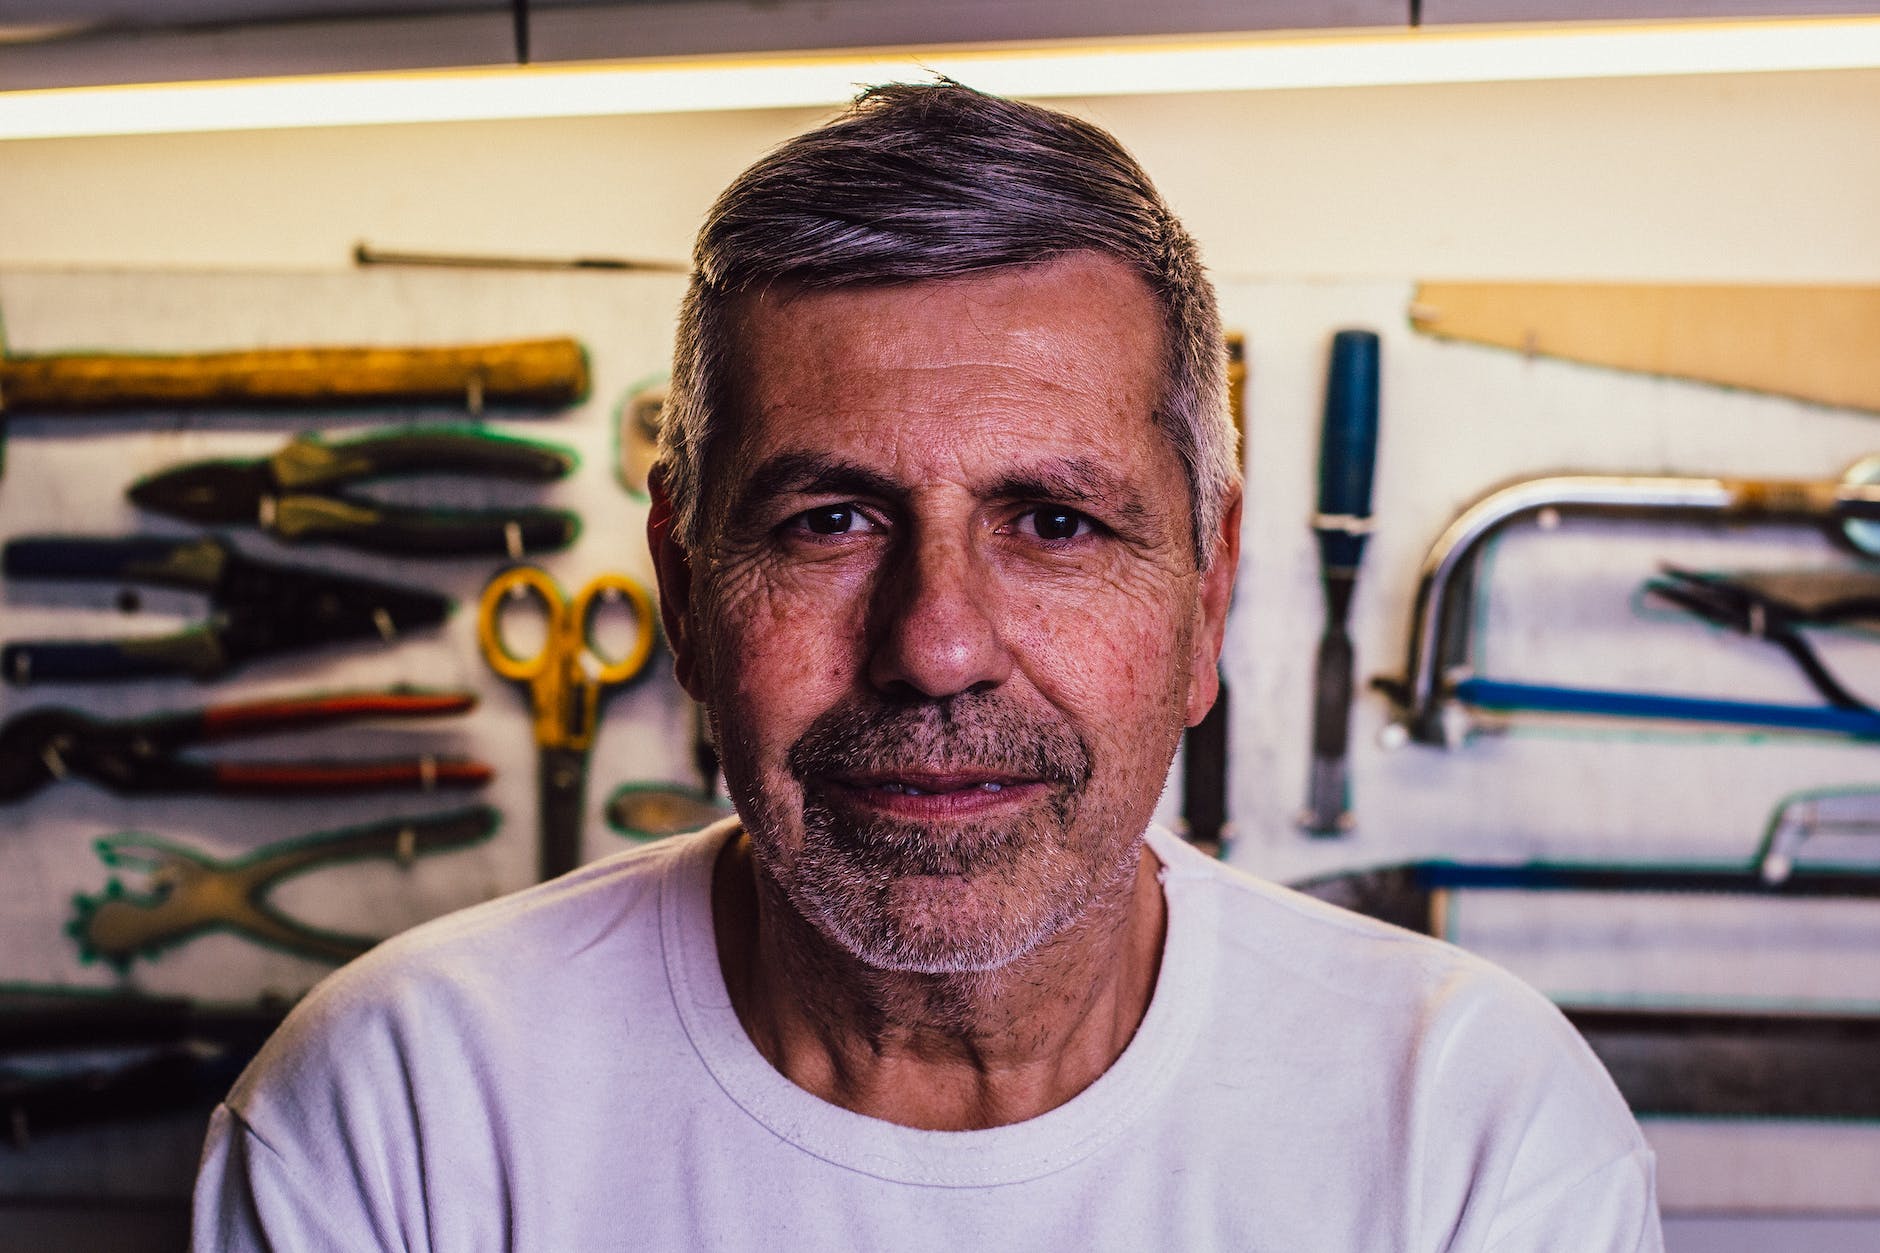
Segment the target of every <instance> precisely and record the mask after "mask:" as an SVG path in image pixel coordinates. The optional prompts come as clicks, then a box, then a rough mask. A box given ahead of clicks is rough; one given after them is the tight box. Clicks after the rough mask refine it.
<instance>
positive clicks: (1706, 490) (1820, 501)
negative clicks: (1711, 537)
mask: <svg viewBox="0 0 1880 1253" xmlns="http://www.w3.org/2000/svg"><path fill="white" fill-rule="evenodd" d="M1871 480H1872V475H1871V473H1870V472H1869V470H1868V469H1867V468H1866V463H1864V462H1861V463H1856V465H1855V466H1854V468H1853V469H1852V470H1850V471H1849V473H1848V475H1847V476H1846V477H1844V478H1842V479H1840V480H1832V479H1824V480H1814V479H1725V478H1676V477H1648V476H1635V475H1594V474H1571V475H1556V476H1552V477H1547V478H1538V479H1528V480H1525V481H1522V482H1517V483H1512V484H1509V485H1508V486H1505V487H1502V488H1499V489H1497V490H1496V491H1493V492H1491V493H1489V494H1488V495H1486V496H1484V497H1482V498H1481V499H1480V500H1478V501H1476V502H1475V503H1474V504H1472V505H1470V506H1469V507H1468V508H1467V509H1465V510H1463V511H1462V513H1461V514H1460V515H1458V516H1457V518H1456V520H1455V521H1454V522H1451V523H1450V524H1449V526H1448V528H1447V529H1446V530H1444V532H1443V533H1442V535H1441V536H1439V537H1438V538H1437V540H1436V543H1435V544H1434V545H1433V546H1432V547H1431V548H1430V551H1429V553H1428V555H1426V556H1425V557H1424V559H1423V568H1422V571H1421V574H1420V576H1419V578H1418V581H1417V593H1416V605H1415V608H1414V609H1413V610H1412V612H1411V616H1410V647H1409V650H1408V656H1407V657H1406V659H1405V661H1404V677H1403V678H1401V679H1391V678H1380V679H1376V680H1374V681H1373V685H1374V686H1375V687H1377V688H1378V689H1379V690H1380V691H1382V692H1384V693H1385V694H1386V695H1388V696H1389V698H1390V700H1391V703H1392V704H1393V705H1395V706H1396V716H1395V726H1396V728H1397V729H1398V731H1399V733H1400V735H1401V736H1402V737H1403V738H1407V739H1411V740H1415V741H1417V742H1418V743H1421V744H1434V745H1447V744H1453V743H1455V742H1459V740H1460V738H1461V735H1462V733H1463V731H1464V729H1465V728H1464V727H1463V726H1462V725H1461V724H1460V723H1458V722H1457V720H1455V719H1453V718H1451V717H1449V716H1448V715H1447V713H1446V710H1447V709H1448V707H1449V701H1450V692H1449V691H1448V690H1447V689H1446V687H1445V682H1444V681H1445V679H1446V677H1447V675H1448V674H1449V672H1450V671H1451V670H1452V669H1453V668H1456V667H1466V666H1467V664H1468V660H1469V634H1470V631H1471V630H1472V629H1473V627H1474V617H1475V614H1474V609H1473V605H1472V603H1471V602H1472V598H1473V596H1474V594H1475V587H1474V584H1475V568H1476V563H1477V558H1478V557H1479V556H1480V555H1481V553H1482V551H1483V549H1484V548H1485V547H1486V546H1487V543H1488V541H1489V540H1490V539H1492V538H1493V537H1494V536H1495V535H1497V534H1499V533H1500V532H1501V531H1502V530H1503V529H1504V528H1506V527H1507V526H1509V525H1510V524H1512V523H1514V522H1516V521H1520V520H1525V519H1532V518H1537V517H1541V516H1550V517H1568V516H1592V517H1602V518H1638V519H1661V520H1667V521H1683V522H1715V523H1724V524H1737V523H1756V524H1772V523H1779V524H1793V525H1803V526H1811V527H1815V528H1818V529H1821V530H1824V531H1826V532H1827V533H1828V534H1829V536H1830V537H1832V538H1835V539H1837V540H1839V541H1841V542H1843V543H1847V544H1850V545H1853V546H1855V547H1862V546H1863V545H1865V544H1868V543H1869V542H1870V539H1869V532H1868V531H1867V530H1866V529H1865V528H1864V527H1862V525H1861V524H1862V522H1863V521H1864V520H1867V519H1872V518H1876V517H1880V485H1876V484H1875V483H1873V482H1872V481H1871Z"/></svg>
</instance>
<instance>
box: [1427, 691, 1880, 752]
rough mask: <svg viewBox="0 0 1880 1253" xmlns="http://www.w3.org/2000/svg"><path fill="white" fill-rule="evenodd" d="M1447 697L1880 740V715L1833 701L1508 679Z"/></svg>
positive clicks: (1500, 706) (1504, 706)
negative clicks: (1787, 701)
mask: <svg viewBox="0 0 1880 1253" xmlns="http://www.w3.org/2000/svg"><path fill="white" fill-rule="evenodd" d="M1444 699H1445V700H1446V701H1449V702H1451V708H1452V709H1453V710H1454V711H1456V712H1458V713H1461V712H1463V711H1484V710H1486V711H1490V712H1491V713H1528V714H1566V715H1571V716H1575V717H1593V718H1617V719H1622V720H1630V721H1644V722H1665V723H1710V724H1714V725H1717V726H1725V727H1751V728H1759V729H1762V730H1768V731H1799V732H1804V733H1807V734H1812V735H1845V736H1852V737H1853V738H1855V739H1862V740H1872V739H1880V715H1876V714H1874V713H1870V712H1867V711H1865V710H1858V709H1837V708H1835V707H1834V706H1832V705H1781V704H1774V703H1770V702H1764V701H1748V700H1726V699H1721V698H1715V697H1708V696H1682V695H1676V694H1673V693H1668V692H1630V691H1622V690H1614V689H1611V688H1593V687H1566V686H1563V685H1561V684H1556V683H1524V682H1516V681H1513V680H1509V679H1488V678H1479V677H1478V678H1467V679H1457V680H1456V681H1454V682H1453V683H1451V684H1450V685H1449V688H1448V690H1447V692H1446V693H1445V697H1444ZM1468 717H1469V726H1468V730H1469V731H1501V730H1508V729H1510V728H1509V727H1508V726H1507V725H1506V724H1503V723H1500V722H1497V721H1494V720H1492V719H1487V718H1483V717H1481V716H1479V713H1470V714H1468Z"/></svg>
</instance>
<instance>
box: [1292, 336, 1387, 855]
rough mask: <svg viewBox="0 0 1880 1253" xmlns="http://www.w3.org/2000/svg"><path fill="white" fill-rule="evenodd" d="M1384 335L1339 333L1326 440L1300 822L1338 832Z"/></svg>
mask: <svg viewBox="0 0 1880 1253" xmlns="http://www.w3.org/2000/svg"><path fill="white" fill-rule="evenodd" d="M1378 356H1379V354H1378V339H1377V335H1376V333H1375V332H1372V331H1363V330H1344V331H1339V332H1338V333H1337V334H1336V335H1334V336H1333V337H1332V358H1331V368H1330V370H1329V372H1328V375H1327V378H1326V386H1325V426H1324V433H1323V435H1322V437H1321V440H1320V444H1319V508H1318V512H1317V513H1316V514H1315V515H1314V516H1313V518H1312V529H1313V531H1314V532H1315V533H1316V534H1317V536H1318V543H1319V576H1320V579H1321V581H1322V582H1323V584H1324V586H1325V633H1324V634H1323V635H1321V636H1320V637H1319V651H1318V667H1317V677H1316V679H1315V682H1314V692H1313V703H1312V767H1311V771H1310V774H1309V775H1308V778H1307V783H1306V809H1305V812H1304V813H1303V814H1302V815H1301V816H1300V819H1299V823H1300V826H1302V827H1304V828H1305V830H1306V831H1307V832H1308V833H1310V834H1312V835H1338V834H1341V833H1342V832H1344V831H1346V830H1347V829H1349V827H1350V826H1351V813H1350V806H1349V803H1348V802H1349V797H1348V789H1347V786H1346V779H1345V749H1346V744H1347V741H1348V739H1349V735H1350V719H1351V688H1352V680H1351V674H1352V648H1351V636H1350V634H1349V633H1348V631H1347V630H1346V621H1347V620H1348V619H1349V617H1350V615H1351V595H1352V590H1353V588H1354V587H1355V586H1356V584H1357V581H1358V562H1359V560H1360V559H1361V558H1362V557H1363V555H1364V541H1365V539H1366V538H1367V537H1368V536H1369V535H1370V533H1371V477H1372V470H1373V468H1374V467H1375V466H1376V464H1377V392H1378V382H1377V379H1378Z"/></svg>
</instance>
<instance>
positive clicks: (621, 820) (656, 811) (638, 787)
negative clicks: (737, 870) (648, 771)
mask: <svg viewBox="0 0 1880 1253" xmlns="http://www.w3.org/2000/svg"><path fill="white" fill-rule="evenodd" d="M602 812H603V813H605V814H606V816H607V825H608V826H610V827H612V828H613V829H614V830H616V831H618V832H620V834H622V835H624V836H626V837H627V838H628V839H632V840H662V839H665V838H666V837H667V836H669V835H684V834H685V833H686V832H688V831H696V830H698V829H699V828H700V827H707V826H710V825H711V824H712V823H714V822H717V821H718V820H719V819H720V818H729V817H730V816H731V815H732V814H734V813H736V812H737V811H736V810H734V809H733V808H732V807H731V806H730V804H729V803H727V802H725V801H722V800H715V799H712V798H710V797H704V798H701V797H700V796H699V794H698V793H697V792H694V791H690V790H688V789H686V788H682V787H675V786H673V785H672V784H670V783H622V784H621V785H620V786H619V787H617V788H615V789H614V794H613V795H612V796H610V797H608V798H607V805H606V807H605V809H604V810H603V811H602Z"/></svg>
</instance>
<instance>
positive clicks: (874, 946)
mask: <svg viewBox="0 0 1880 1253" xmlns="http://www.w3.org/2000/svg"><path fill="white" fill-rule="evenodd" d="M789 766H790V770H791V772H792V773H793V774H794V775H795V777H796V778H797V780H798V781H799V782H800V783H801V784H802V786H803V796H804V803H803V833H804V841H803V848H802V852H801V854H800V856H798V857H797V858H796V859H794V864H793V865H790V866H777V867H776V872H777V878H778V882H779V885H780V886H781V887H782V888H783V889H784V891H785V893H786V894H787V895H788V897H789V898H790V901H791V903H792V904H793V905H794V906H795V907H796V908H797V910H798V911H799V912H801V913H802V914H803V916H804V917H806V918H807V919H809V920H810V921H811V922H812V923H813V924H814V925H815V926H816V927H817V928H818V929H819V930H820V931H822V932H823V934H824V935H826V936H828V937H829V938H830V939H831V940H832V941H834V942H835V943H836V944H837V945H839V946H840V947H841V948H843V949H844V950H846V951H847V952H849V953H850V954H852V955H853V956H854V957H855V958H857V959H858V960H859V961H861V962H863V963H864V964H866V965H868V966H870V967H873V968H875V969H878V970H884V971H896V972H905V973H918V974H935V975H941V974H951V975H957V974H969V973H986V972H990V971H995V970H998V969H1000V968H1002V967H1004V966H1007V965H1009V964H1010V963H1011V962H1013V961H1015V960H1017V959H1018V958H1020V957H1022V956H1024V955H1025V954H1027V953H1029V952H1031V951H1032V950H1034V949H1036V948H1037V947H1038V946H1039V945H1040V944H1042V943H1043V942H1044V941H1046V940H1048V939H1049V938H1051V937H1052V936H1054V935H1056V934H1057V933H1058V932H1060V931H1062V930H1063V929H1064V928H1065V927H1066V926H1068V925H1069V924H1070V923H1071V922H1073V921H1075V920H1076V919H1077V918H1078V917H1079V916H1081V915H1082V914H1083V913H1084V912H1085V911H1086V910H1087V909H1088V908H1089V906H1090V904H1091V902H1092V901H1093V900H1096V899H1099V898H1100V897H1102V896H1103V895H1105V889H1106V888H1109V887H1111V886H1113V885H1115V884H1116V883H1117V882H1118V880H1119V879H1122V878H1125V877H1127V876H1128V875H1130V874H1133V873H1134V867H1135V862H1136V856H1137V852H1136V848H1135V846H1134V843H1133V842H1131V841H1119V846H1118V848H1117V849H1116V850H1115V852H1114V853H1113V854H1112V855H1109V856H1107V857H1105V856H1104V852H1105V850H1102V849H1100V848H1080V847H1078V846H1076V845H1075V844H1074V843H1073V840H1074V839H1075V837H1076V834H1077V828H1076V824H1075V819H1076V818H1077V817H1078V816H1079V813H1080V810H1081V809H1082V808H1083V807H1084V802H1085V799H1086V795H1087V787H1088V784H1089V781H1090V774H1091V760H1090V752H1089V749H1088V748H1087V747H1086V746H1085V745H1084V744H1083V742H1082V741H1081V740H1080V739H1079V738H1078V737H1077V736H1076V735H1074V734H1073V733H1072V732H1071V730H1070V728H1068V727H1066V726H1064V725H1063V724H1062V723H1058V722H1053V721H1046V720H1043V719H1039V718H1037V717H1035V716H1033V715H1031V714H1029V713H1027V712H1025V711H1022V710H1020V709H1017V708H1015V707H1014V706H1012V705H1011V704H1009V703H1008V702H1006V701H1005V700H1004V699H1003V698H1001V697H999V696H997V695H993V694H988V693H966V694H963V695H960V696H956V697H951V698H948V699H946V700H942V701H933V702H925V703H921V704H908V705H886V704H879V703H872V702H871V703H869V704H867V705H862V704H859V703H851V704H847V705H843V706H840V707H838V708H836V709H834V710H831V711H830V712H829V713H827V714H824V715H823V716H822V717H821V718H818V719H817V720H816V722H815V723H813V724H812V725H811V726H810V728H809V729H808V730H807V731H806V732H805V733H804V734H803V736H802V737H801V738H800V739H798V740H797V742H796V743H795V744H794V745H792V746H791V750H790V755H789ZM912 768H919V769H923V770H928V771H938V772H948V771H970V770H984V771H993V772H1005V773H1011V774H1016V775H1021V776H1025V777H1029V778H1035V779H1040V780H1042V781H1044V782H1046V783H1047V784H1049V785H1051V787H1052V789H1053V790H1052V793H1051V795H1050V796H1049V798H1048V799H1047V800H1046V801H1045V802H1043V803H1040V804H1034V805H1032V806H1029V807H1027V808H1026V809H1025V810H1023V811H1022V812H1019V813H1016V814H1013V815H1011V816H1010V817H1007V818H1003V819H1000V820H987V821H978V822H966V823H944V824H932V825H929V824H926V823H921V822H913V821H906V820H901V819H894V818H886V817H882V816H879V815H872V816H869V817H867V818H865V819H863V820H861V821H857V820H856V818H855V816H854V815H853V813H852V812H845V811H843V810H842V809H841V808H840V807H839V806H838V805H836V804H834V803H832V797H831V796H830V794H829V793H828V792H827V791H826V790H825V789H824V787H823V785H822V783H821V780H822V779H823V778H825V777H827V776H829V775H841V774H849V773H874V772H892V771H894V770H897V769H912ZM1094 825H1096V826H1098V827H1100V826H1101V825H1102V824H1101V823H1097V824H1094ZM1085 838H1086V839H1099V838H1100V836H1099V835H1098V834H1097V833H1096V832H1089V833H1086V835H1085ZM762 842H763V841H762V840H761V836H760V837H759V843H760V845H761V843H762ZM773 864H774V863H773ZM935 876H940V877H948V878H958V879H960V880H962V882H961V883H960V884H959V885H958V886H957V887H953V886H949V885H946V884H944V883H941V882H935V881H931V880H932V879H933V877H935ZM919 879H928V880H930V881H929V882H926V883H924V884H920V885H918V886H917V885H916V884H914V883H912V882H910V880H919Z"/></svg>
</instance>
